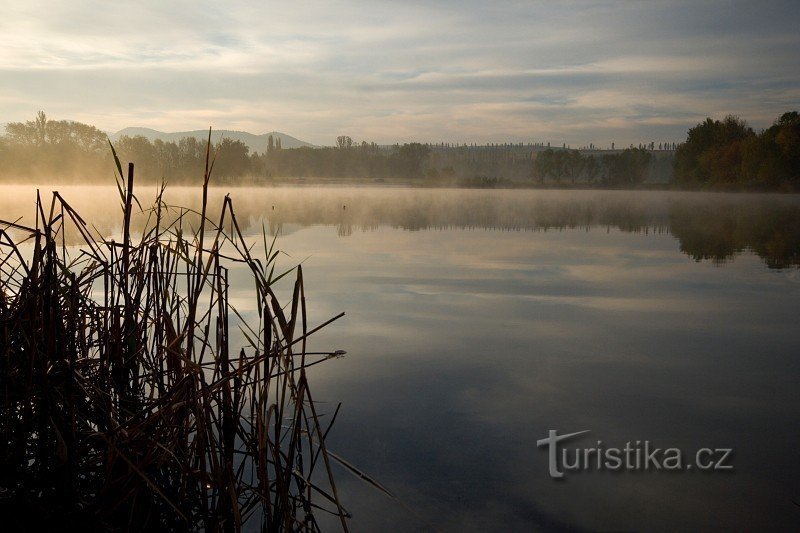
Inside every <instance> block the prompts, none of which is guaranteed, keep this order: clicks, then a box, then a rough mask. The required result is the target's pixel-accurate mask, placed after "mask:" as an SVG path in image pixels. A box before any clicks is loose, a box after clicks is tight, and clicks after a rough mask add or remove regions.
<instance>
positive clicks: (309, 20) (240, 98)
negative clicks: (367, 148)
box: [0, 0, 800, 145]
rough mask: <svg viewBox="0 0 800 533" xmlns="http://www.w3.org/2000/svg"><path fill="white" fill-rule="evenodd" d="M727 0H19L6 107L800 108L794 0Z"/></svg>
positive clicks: (2, 63) (467, 116)
mask: <svg viewBox="0 0 800 533" xmlns="http://www.w3.org/2000/svg"><path fill="white" fill-rule="evenodd" d="M733 4H735V5H733ZM733 4H731V5H729V4H725V5H723V4H720V3H718V2H707V3H697V2H693V3H682V2H677V1H675V2H661V3H658V4H649V3H628V2H626V3H607V2H570V3H559V4H554V3H549V2H513V1H507V2H491V3H485V2H484V3H478V2H458V3H456V2H437V3H434V4H432V5H430V4H423V3H417V4H415V3H405V2H404V3H396V2H371V3H361V2H354V1H342V2H332V3H325V2H291V3H278V2H243V1H239V2H225V3H224V4H223V3H205V2H196V1H195V2H168V3H165V2H137V3H114V4H110V3H107V2H101V1H99V0H98V1H94V0H76V1H73V2H55V3H54V2H40V1H31V2H26V3H24V4H22V3H19V4H17V5H15V6H11V7H10V8H9V9H7V11H6V13H5V14H4V18H3V19H2V21H0V79H2V81H1V82H0V86H1V87H2V89H3V93H4V98H3V99H2V100H0V120H3V121H10V120H25V119H28V118H30V117H31V116H32V115H33V113H34V112H35V111H36V110H37V109H40V108H41V109H44V110H46V111H47V112H48V113H49V114H50V115H51V116H54V117H59V118H62V117H63V118H72V119H75V120H83V121H86V122H92V123H94V124H96V125H98V126H99V127H102V128H104V129H108V130H115V129H119V128H122V127H124V126H129V125H147V126H151V127H155V128H160V129H165V130H179V129H188V128H196V127H204V126H207V125H208V124H209V121H212V124H213V125H214V126H215V127H217V128H227V127H237V128H246V129H249V130H252V131H254V132H262V131H269V130H272V129H280V130H284V131H287V133H291V134H293V135H296V136H298V137H301V138H304V139H308V140H310V141H312V142H315V143H320V144H326V143H330V142H331V140H332V139H333V138H334V137H335V135H337V134H339V133H343V132H344V133H348V134H350V135H351V136H353V137H354V138H358V139H362V138H363V139H368V140H376V141H378V142H394V141H405V140H410V139H421V140H430V141H439V140H448V141H459V142H464V141H466V142H469V141H472V140H475V141H481V140H494V141H504V140H551V141H552V142H554V143H556V144H560V143H561V142H567V143H570V144H573V145H574V144H579V143H584V142H595V143H600V144H604V143H608V142H610V141H611V140H612V137H613V140H616V142H617V143H618V144H620V145H621V144H627V143H628V142H639V141H643V140H648V139H650V140H652V139H657V140H662V139H663V140H680V139H681V138H682V137H683V135H684V134H685V131H686V129H687V128H688V127H691V126H692V125H694V124H695V123H696V122H697V121H699V120H701V119H702V118H703V117H705V116H707V115H712V116H719V115H721V114H725V113H729V112H734V113H738V114H740V115H742V116H743V117H745V118H748V119H750V120H751V121H753V122H755V123H756V125H757V126H759V125H760V126H763V125H766V124H767V123H768V122H770V121H771V120H772V119H774V118H775V117H776V116H777V115H778V114H780V113H781V112H783V111H786V110H787V109H790V108H792V107H797V101H798V98H797V89H796V88H797V87H798V86H800V83H798V81H800V74H799V73H800V69H798V67H800V59H798V56H797V54H796V52H795V50H796V49H797V46H798V45H800V37H798V35H797V32H796V25H797V22H798V18H800V16H799V15H798V14H797V12H796V9H794V7H793V5H792V4H791V3H780V2H768V3H764V4H759V7H758V8H755V7H753V6H752V5H748V3H746V2H734V3H733ZM488 136H493V138H492V139H489V138H487V137H488Z"/></svg>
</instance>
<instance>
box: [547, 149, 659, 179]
mask: <svg viewBox="0 0 800 533" xmlns="http://www.w3.org/2000/svg"><path fill="white" fill-rule="evenodd" d="M652 159H653V156H652V155H651V154H650V152H648V151H647V150H645V149H640V148H628V149H625V150H623V151H622V152H620V153H613V154H605V155H603V156H602V157H600V158H599V159H598V158H597V157H595V156H594V155H592V154H590V155H582V154H581V153H580V152H579V151H578V150H553V149H551V148H548V149H547V150H545V151H543V152H541V153H539V154H538V156H537V157H536V159H535V160H534V162H533V173H534V176H535V177H536V178H538V179H539V180H540V182H541V183H544V181H545V179H550V180H553V181H554V182H555V183H556V184H561V183H562V182H563V181H569V182H570V183H575V182H576V181H583V182H586V183H589V184H598V185H602V186H606V187H635V186H637V185H640V184H642V183H643V182H644V181H645V179H646V178H647V176H648V173H649V170H650V165H651V162H652Z"/></svg>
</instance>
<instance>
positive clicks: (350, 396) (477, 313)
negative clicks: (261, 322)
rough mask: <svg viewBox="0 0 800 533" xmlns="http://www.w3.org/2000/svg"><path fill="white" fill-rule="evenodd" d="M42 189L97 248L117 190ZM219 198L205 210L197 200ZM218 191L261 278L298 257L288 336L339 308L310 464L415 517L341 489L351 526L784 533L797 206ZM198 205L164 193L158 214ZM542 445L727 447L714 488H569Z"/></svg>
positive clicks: (632, 476) (708, 479) (790, 472)
mask: <svg viewBox="0 0 800 533" xmlns="http://www.w3.org/2000/svg"><path fill="white" fill-rule="evenodd" d="M61 192H62V193H63V195H64V196H65V197H66V198H67V199H68V200H69V201H71V202H73V203H74V204H75V206H76V208H78V209H79V210H80V212H81V213H86V214H87V219H91V220H95V221H97V222H96V224H97V226H98V230H99V231H100V232H101V233H102V234H104V235H111V234H113V233H114V232H117V231H118V228H114V227H113V226H110V225H104V224H108V223H107V221H108V220H111V219H114V220H116V219H117V218H118V217H111V216H110V215H111V213H112V212H113V211H114V210H116V209H117V206H116V203H115V199H114V194H115V191H113V190H111V189H107V188H105V189H103V188H75V189H70V190H68V189H67V188H63V190H62V191H61ZM30 194H31V191H30V190H29V189H25V190H16V189H15V190H13V191H12V190H8V189H6V194H4V195H2V196H0V212H2V216H0V218H15V216H17V215H25V216H26V217H29V216H30V215H29V214H28V213H27V211H26V210H25V209H27V207H26V206H29V205H31V204H32V201H31V196H30ZM145 196H146V195H145V194H142V195H141V197H142V201H143V203H144V201H145V200H146V198H145ZM221 196H222V191H213V194H212V203H214V204H215V205H218V203H219V201H220V199H221ZM232 196H233V198H234V201H235V203H236V205H237V214H238V216H239V219H240V221H241V222H242V223H243V224H244V225H246V226H249V228H250V232H251V234H254V233H258V232H260V228H261V224H262V222H263V223H265V224H266V225H267V227H268V229H269V230H270V231H271V232H280V233H281V238H280V239H279V241H278V242H279V247H280V248H281V249H283V250H286V251H287V252H288V253H289V254H291V257H288V258H286V257H282V258H281V261H282V264H283V265H286V266H290V265H292V264H296V263H297V262H299V261H301V260H306V261H305V263H304V278H305V280H306V291H307V299H308V313H309V317H310V322H311V323H320V322H322V321H324V320H326V319H327V318H329V317H331V316H333V315H335V314H336V313H338V312H339V311H342V310H344V311H346V312H347V316H346V317H345V318H344V319H343V320H341V321H339V322H337V323H336V325H335V327H331V328H326V329H325V330H323V331H322V332H320V333H319V334H318V335H315V336H314V337H313V338H311V339H310V341H309V343H310V344H309V349H310V350H314V349H315V348H318V347H330V346H334V347H336V348H342V349H345V350H347V352H348V356H347V357H345V358H343V359H341V360H337V361H336V362H335V363H332V364H329V365H320V367H314V368H313V369H312V370H311V372H312V373H313V375H312V376H310V379H312V380H313V382H314V384H315V398H316V399H318V400H327V401H330V402H331V403H330V404H329V408H328V409H326V410H325V411H326V412H328V413H330V412H332V411H333V409H334V407H335V402H339V401H341V402H343V404H344V405H343V409H342V411H341V413H340V415H339V417H338V418H337V422H336V425H335V426H334V429H333V430H332V432H331V434H330V437H329V438H330V440H329V442H330V445H331V446H332V448H333V449H334V450H335V451H337V452H338V453H340V454H341V455H343V456H344V457H346V458H347V459H350V460H351V461H353V462H354V463H356V464H357V465H358V466H359V467H360V468H362V469H364V470H365V471H367V472H369V473H370V474H372V475H374V476H375V477H376V478H377V479H379V480H380V481H381V482H382V483H383V484H385V485H387V486H388V487H389V488H390V489H392V490H393V491H394V492H395V493H396V494H397V495H398V497H399V498H400V499H401V500H402V501H403V502H404V503H405V504H406V505H407V506H409V507H411V508H413V509H414V513H410V512H409V511H408V510H406V509H405V508H404V507H403V506H402V505H400V504H398V503H397V502H395V501H391V500H388V499H386V498H384V497H383V496H381V495H380V494H377V493H375V492H374V491H373V490H371V489H370V488H369V487H367V486H365V485H364V484H363V483H361V482H360V481H359V480H355V479H351V478H349V477H347V473H346V472H339V473H338V474H339V476H338V480H337V481H338V483H339V484H340V486H339V489H340V491H341V492H340V493H341V494H342V497H343V499H344V501H345V502H346V504H347V507H348V509H349V510H351V511H352V513H353V515H354V519H353V530H355V531H410V530H411V531H413V530H430V526H435V527H436V528H438V529H440V530H445V531H530V530H542V531H550V530H648V531H650V530H654V531H659V530H661V531H675V530H708V529H734V530H769V529H782V530H789V529H791V528H792V527H796V525H797V523H798V521H799V520H800V507H797V505H796V503H794V502H800V481H798V480H800V455H798V453H797V448H798V444H800V426H798V424H797V419H798V417H800V389H798V387H797V382H798V378H800V358H798V357H797V346H799V345H800V327H798V326H800V320H799V319H798V317H800V283H798V282H799V281H800V278H799V277H798V270H797V269H796V268H794V267H796V266H798V264H799V263H798V248H799V247H800V236H799V235H798V232H799V231H800V200H798V198H797V197H795V196H776V195H724V194H675V193H663V192H658V193H657V192H652V193H650V192H637V193H620V192H590V191H570V192H557V191H431V190H413V189H390V188H385V189H308V188H298V189H280V188H276V189H236V190H234V191H233V192H232ZM198 198H199V194H198V193H197V191H188V190H185V189H177V190H175V189H173V190H172V191H171V192H170V197H169V200H170V201H172V202H174V203H186V202H190V203H191V202H195V201H197V199H198ZM23 200H24V202H25V203H20V202H22V201H23ZM273 206H274V208H273ZM15 213H16V215H15ZM26 220H30V219H29V218H28V219H26ZM186 223H187V224H191V223H193V222H192V220H191V217H189V218H187V220H186ZM587 230H588V231H587ZM337 235H339V236H346V238H338V237H337ZM687 255H688V257H687ZM689 257H690V258H692V259H695V260H697V261H699V262H695V261H692V260H690V259H689ZM734 258H735V260H733V261H731V260H732V259H734ZM729 261H730V263H729V264H726V265H725V266H724V267H723V268H718V267H717V266H716V265H717V264H721V263H725V262H729ZM765 265H766V266H768V267H777V268H783V270H776V269H774V268H765ZM787 267H791V268H787ZM231 279H232V283H233V284H234V285H236V288H233V289H232V293H231V297H232V298H234V299H236V300H237V302H239V301H240V302H241V305H239V308H240V310H242V312H243V313H247V312H251V313H252V312H255V307H254V306H252V303H251V300H252V296H251V293H250V291H251V288H250V287H249V286H240V285H242V284H240V283H237V281H236V280H237V279H238V278H237V273H236V272H235V271H232V272H231ZM291 289H292V288H291V284H285V285H283V286H280V287H277V288H276V290H279V291H285V292H286V294H288V293H289V292H290V291H291ZM248 302H250V303H251V304H250V307H248ZM549 429H558V430H559V431H560V432H572V431H580V430H584V429H589V430H591V431H592V434H591V438H592V439H602V440H603V441H604V442H605V443H607V444H608V445H610V446H617V447H621V446H624V444H625V442H626V441H628V440H636V439H648V440H650V441H652V442H653V443H655V444H656V445H659V446H679V447H682V448H684V449H686V450H694V449H697V448H699V447H703V446H711V447H717V446H719V447H732V448H733V449H734V450H735V454H736V456H735V461H734V465H735V471H734V472H733V473H732V474H728V475H715V474H714V475H704V474H701V473H698V472H692V473H685V474H653V473H624V474H613V473H610V472H591V473H583V474H575V475H574V476H571V477H570V478H569V479H568V480H567V481H566V482H563V483H557V482H554V481H553V480H551V479H550V478H549V476H548V475H547V471H548V467H547V456H546V454H545V453H543V452H542V451H541V450H539V449H537V448H536V444H535V443H536V440H537V439H540V438H543V437H545V436H546V435H547V431H548V430H549ZM591 443H592V440H589V442H588V444H591Z"/></svg>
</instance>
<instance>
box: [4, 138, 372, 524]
mask: <svg viewBox="0 0 800 533" xmlns="http://www.w3.org/2000/svg"><path fill="white" fill-rule="evenodd" d="M209 139H210V134H209ZM112 151H113V146H112ZM114 159H115V161H116V165H117V172H118V177H117V185H118V188H119V195H120V204H121V211H122V239H121V242H114V241H110V240H105V239H103V238H102V237H101V236H100V235H99V234H98V233H97V232H96V231H94V230H93V229H92V227H91V226H90V224H88V223H87V222H86V221H85V220H84V219H83V218H81V216H80V214H79V213H77V212H76V211H75V210H74V209H72V207H71V206H70V204H69V203H68V202H67V201H66V200H65V199H64V198H62V197H61V195H59V193H58V192H55V193H53V195H52V198H51V199H49V201H44V200H43V199H42V198H41V196H40V195H39V194H38V193H37V199H36V223H35V225H34V226H33V227H29V226H25V225H22V224H20V223H19V221H16V222H13V221H8V222H3V221H0V515H2V516H3V520H4V524H3V529H4V530H13V529H15V528H20V529H30V528H33V527H35V526H40V527H47V528H49V529H51V530H59V529H61V530H63V529H78V528H82V529H85V530H92V529H102V530H125V531H132V530H133V531H136V530H139V531H141V530H210V531H239V530H241V529H242V528H243V527H245V526H246V527H247V529H248V530H256V529H260V530H261V531H283V530H300V531H317V530H319V526H318V523H317V520H316V517H317V516H318V515H319V513H333V514H334V515H336V516H338V521H339V523H340V524H341V527H342V529H343V530H347V518H348V516H349V515H348V513H347V511H346V510H345V509H344V507H343V506H342V504H341V502H340V499H339V496H338V493H337V490H336V484H335V482H334V477H333V473H332V463H333V462H334V461H339V458H338V457H337V456H335V455H333V454H332V453H330V452H329V451H328V450H327V448H326V446H325V437H326V435H327V433H328V431H329V430H330V427H331V425H332V424H333V421H334V420H335V418H336V414H337V413H338V411H339V408H338V407H337V408H336V409H335V410H334V411H333V412H332V413H329V415H330V416H329V417H327V418H325V417H324V416H323V414H322V413H320V412H319V411H318V410H317V405H316V404H315V403H314V400H313V397H312V394H311V389H310V388H309V383H308V378H307V375H306V369H307V368H308V367H310V366H312V365H315V364H317V363H320V362H322V361H325V360H327V359H330V358H332V357H336V356H338V355H341V353H340V352H322V353H321V352H309V351H307V349H306V347H307V341H308V339H309V337H310V336H311V335H313V334H314V333H315V332H316V331H318V330H319V329H320V328H321V327H323V326H326V325H327V324H329V323H330V322H333V321H334V320H336V319H338V318H339V317H341V316H342V315H343V313H342V314H340V315H338V316H336V317H333V318H332V319H330V320H328V321H327V322H325V323H324V324H322V325H321V326H317V327H311V326H310V325H309V324H308V321H307V313H306V300H305V290H304V285H303V272H302V268H301V267H299V266H298V267H297V268H296V269H292V270H291V271H289V272H285V273H283V274H278V275H276V274H275V260H276V257H277V252H276V251H275V249H274V244H275V241H274V239H273V240H272V241H271V242H270V241H268V239H267V238H266V232H265V233H264V236H263V246H264V251H265V255H264V257H263V259H260V258H257V257H255V256H254V255H253V253H252V252H253V246H252V245H250V244H248V243H247V242H246V241H245V238H244V236H243V235H242V231H241V228H240V226H239V223H238V222H237V219H236V215H235V212H234V209H233V202H232V201H231V199H230V197H227V196H226V197H225V199H224V202H223V205H222V208H221V211H220V213H218V216H217V217H215V219H212V218H210V216H209V214H208V213H207V210H208V187H209V180H210V177H211V174H212V170H213V166H214V159H213V154H212V150H211V144H210V140H209V144H208V149H207V151H206V164H205V173H204V177H203V189H202V191H203V200H202V205H201V207H200V208H199V210H192V209H188V208H178V207H174V206H170V205H168V204H167V203H166V202H165V201H164V197H163V194H164V187H163V186H162V187H161V188H160V190H159V192H158V194H157V195H156V199H155V202H154V203H153V205H152V206H151V207H149V208H145V209H143V208H142V207H141V205H139V201H138V200H137V198H136V195H135V194H134V167H133V164H129V166H128V169H127V173H126V174H125V173H123V168H122V165H121V164H120V162H119V159H118V158H117V156H116V153H114ZM134 215H136V216H138V217H144V218H145V223H144V226H143V228H144V229H143V230H142V231H141V236H139V237H138V238H135V237H134V235H133V233H134V229H133V226H132V222H131V220H132V218H133V216H134ZM198 220H199V223H197V221H198ZM192 221H194V222H195V223H194V224H193V223H192ZM68 231H69V232H77V233H78V234H79V236H80V238H81V245H80V246H71V245H67V239H66V238H65V235H66V233H67V232H68ZM136 233H138V229H137V230H136ZM232 266H236V267H244V268H245V269H246V271H247V272H249V275H250V276H251V277H252V280H253V281H254V284H255V298H256V301H257V303H258V320H257V321H256V320H255V319H254V320H253V323H252V324H248V323H246V322H245V321H244V319H243V318H242V317H241V316H240V313H239V312H238V311H237V310H236V309H235V308H234V307H233V306H232V305H231V302H230V300H229V269H230V268H231V267H232ZM288 275H294V276H295V282H294V291H293V295H292V299H291V302H288V303H287V304H286V305H282V304H281V303H279V301H278V298H277V297H276V295H275V293H274V292H273V284H274V283H275V282H276V281H277V279H279V278H280V277H283V276H288ZM256 322H257V323H256ZM237 324H238V326H239V328H240V329H241V335H239V336H241V337H243V338H244V339H246V342H243V344H245V346H243V347H240V348H238V349H234V346H232V340H231V336H232V328H233V327H234V326H235V325H237ZM236 336H237V335H234V337H236ZM323 420H326V423H323ZM341 463H342V464H343V465H344V467H345V468H347V469H350V470H353V471H354V472H355V473H356V474H358V475H359V476H362V474H361V473H359V472H358V471H356V470H355V469H354V468H353V467H352V466H351V465H349V464H348V463H346V462H344V461H341ZM366 480H367V481H368V482H370V483H373V484H375V483H374V482H373V481H372V480H370V479H369V478H366ZM375 486H377V487H378V488H380V487H379V486H378V485H377V484H375Z"/></svg>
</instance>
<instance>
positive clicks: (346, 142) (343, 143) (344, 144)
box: [336, 135, 353, 150]
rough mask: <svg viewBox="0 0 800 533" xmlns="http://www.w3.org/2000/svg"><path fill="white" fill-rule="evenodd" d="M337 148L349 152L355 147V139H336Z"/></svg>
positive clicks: (346, 136)
mask: <svg viewBox="0 0 800 533" xmlns="http://www.w3.org/2000/svg"><path fill="white" fill-rule="evenodd" d="M336 147H337V148H339V150H348V149H350V148H352V147H353V139H351V138H350V136H348V135H339V136H338V137H336Z"/></svg>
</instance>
